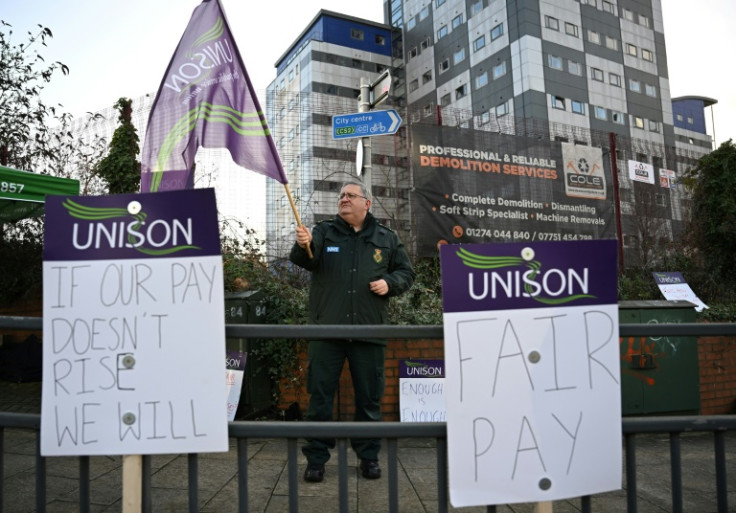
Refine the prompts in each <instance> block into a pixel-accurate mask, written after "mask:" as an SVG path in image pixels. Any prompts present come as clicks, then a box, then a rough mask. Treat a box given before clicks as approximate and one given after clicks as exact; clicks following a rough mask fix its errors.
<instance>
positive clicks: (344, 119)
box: [332, 109, 401, 139]
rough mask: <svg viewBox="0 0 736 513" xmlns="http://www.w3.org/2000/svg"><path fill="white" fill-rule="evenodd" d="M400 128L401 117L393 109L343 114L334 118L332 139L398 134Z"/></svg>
mask: <svg viewBox="0 0 736 513" xmlns="http://www.w3.org/2000/svg"><path fill="white" fill-rule="evenodd" d="M399 126H401V117H400V116H399V114H398V112H396V111H395V110H393V109H390V110H374V111H370V112H356V113H354V114H342V115H340V116H332V138H333V139H350V138H353V137H372V136H374V135H391V134H395V133H396V131H397V130H398V129H399Z"/></svg>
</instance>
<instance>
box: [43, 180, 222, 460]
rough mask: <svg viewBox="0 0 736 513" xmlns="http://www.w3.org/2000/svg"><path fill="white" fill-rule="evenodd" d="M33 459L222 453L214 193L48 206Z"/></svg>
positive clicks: (71, 200) (49, 202) (52, 201)
mask: <svg viewBox="0 0 736 513" xmlns="http://www.w3.org/2000/svg"><path fill="white" fill-rule="evenodd" d="M44 239H45V242H44V263H43V333H44V344H43V387H42V398H43V401H42V406H41V454H43V455H44V456H55V455H67V456H76V455H100V454H105V455H110V454H160V453H176V454H179V453H190V452H211V451H227V450H228V433H227V412H226V408H225V404H226V399H227V385H226V381H225V380H224V379H223V377H222V370H223V369H222V362H223V360H224V359H225V319H224V316H223V315H222V312H223V310H224V292H223V275H222V257H221V255H220V244H219V232H218V225H217V206H216V204H215V194H214V191H213V190H212V189H196V190H187V191H170V192H166V193H157V194H124V195H114V196H84V197H61V196H49V197H48V198H47V199H46V224H45V234H44Z"/></svg>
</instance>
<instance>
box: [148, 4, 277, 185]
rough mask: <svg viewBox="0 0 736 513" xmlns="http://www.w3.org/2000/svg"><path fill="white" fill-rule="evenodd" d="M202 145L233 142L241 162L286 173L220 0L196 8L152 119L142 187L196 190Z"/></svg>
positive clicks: (273, 175)
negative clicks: (196, 168) (196, 164)
mask: <svg viewBox="0 0 736 513" xmlns="http://www.w3.org/2000/svg"><path fill="white" fill-rule="evenodd" d="M200 146H204V147H206V148H227V149H228V150H229V151H230V155H231V156H232V158H233V160H234V161H235V162H236V163H237V164H238V165H240V166H242V167H244V168H246V169H250V170H251V171H255V172H256V173H260V174H262V175H266V176H268V177H270V178H273V179H274V180H278V181H279V182H281V183H283V184H286V183H288V180H287V178H286V174H285V173H284V169H283V167H282V165H281V160H280V159H279V155H278V153H277V151H276V146H275V145H274V143H273V139H272V138H271V133H270V131H269V129H268V125H267V123H266V119H265V117H264V114H263V111H262V110H261V106H260V105H259V103H258V98H256V95H255V92H254V91H253V85H252V84H251V82H250V78H248V74H247V72H246V71H245V66H244V65H243V60H242V59H241V57H240V53H239V52H238V49H237V47H236V46H235V41H234V40H233V37H232V34H231V32H230V27H229V26H228V24H227V20H226V19H225V13H224V12H223V10H222V7H221V6H220V2H219V0H204V1H203V2H202V3H201V4H200V5H199V6H198V7H197V8H196V9H195V10H194V12H193V13H192V19H191V20H190V21H189V25H188V26H187V29H186V31H185V32H184V35H183V36H182V38H181V41H179V45H178V46H177V47H176V52H174V56H173V58H172V59H171V62H170V63H169V67H168V69H167V70H166V74H165V75H164V79H163V81H162V82H161V86H160V87H159V90H158V94H157V95H156V100H155V101H154V103H153V107H152V109H151V114H150V116H149V118H148V128H147V130H146V139H145V142H144V144H143V156H142V158H141V191H142V192H154V191H159V190H171V189H190V188H192V187H193V184H194V177H193V166H194V157H195V155H196V153H197V149H198V148H199V147H200Z"/></svg>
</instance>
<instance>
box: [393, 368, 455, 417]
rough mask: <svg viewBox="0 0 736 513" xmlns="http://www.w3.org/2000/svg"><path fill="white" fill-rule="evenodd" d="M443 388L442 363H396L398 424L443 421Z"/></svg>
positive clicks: (443, 374) (444, 409) (444, 413)
mask: <svg viewBox="0 0 736 513" xmlns="http://www.w3.org/2000/svg"><path fill="white" fill-rule="evenodd" d="M444 388H445V362H444V361H442V360H401V361H399V408H400V409H401V417H400V420H401V422H445V420H446V415H447V410H446V408H445V392H444Z"/></svg>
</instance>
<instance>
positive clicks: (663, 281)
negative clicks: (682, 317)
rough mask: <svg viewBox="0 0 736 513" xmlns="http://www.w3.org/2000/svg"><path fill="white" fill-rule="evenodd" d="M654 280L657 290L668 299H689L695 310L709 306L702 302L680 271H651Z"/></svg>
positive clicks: (700, 310) (699, 310)
mask: <svg viewBox="0 0 736 513" xmlns="http://www.w3.org/2000/svg"><path fill="white" fill-rule="evenodd" d="M652 276H653V277H654V281H655V283H656V284H657V287H659V291H660V292H661V293H662V295H663V296H664V297H665V299H667V300H668V301H690V302H691V303H693V304H694V305H695V310H696V311H698V312H702V311H703V309H704V308H709V307H708V305H706V304H705V303H703V300H702V299H700V298H699V297H698V296H697V294H695V292H693V289H691V288H690V285H688V284H687V280H685V277H684V276H683V275H682V273H681V272H661V271H658V272H653V273H652Z"/></svg>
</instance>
